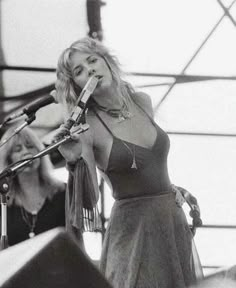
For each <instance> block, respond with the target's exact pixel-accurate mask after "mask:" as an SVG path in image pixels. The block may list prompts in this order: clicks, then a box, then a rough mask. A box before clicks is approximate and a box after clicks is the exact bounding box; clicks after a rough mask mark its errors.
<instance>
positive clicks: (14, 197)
mask: <svg viewBox="0 0 236 288" xmlns="http://www.w3.org/2000/svg"><path fill="white" fill-rule="evenodd" d="M13 130H14V129H13V128H10V129H9V130H8V131H7V132H6V133H5V134H4V136H3V139H8V138H9V136H10V135H12V133H13ZM43 149H44V146H43V144H42V143H41V142H40V140H39V139H38V137H37V136H36V134H35V133H34V132H33V131H32V130H31V129H30V128H27V127H26V128H24V129H23V130H22V131H21V132H20V133H18V134H17V135H15V136H14V137H13V138H11V139H10V141H8V142H7V143H6V144H5V145H4V146H2V147H1V150H0V164H1V170H3V169H4V168H6V167H8V166H9V165H11V164H12V163H16V162H17V161H20V160H22V159H26V158H30V157H32V156H34V155H36V154H37V153H38V152H39V151H41V150H43ZM51 172H52V164H51V162H50V159H49V157H48V155H46V156H44V157H43V158H40V159H36V160H34V161H33V162H31V164H29V165H27V166H25V167H24V168H21V169H20V170H18V171H17V174H16V175H15V176H14V177H13V178H11V179H10V183H9V184H10V189H9V192H8V196H9V199H8V201H7V204H8V207H7V236H8V242H9V245H10V246H11V245H14V244H17V243H19V242H21V241H23V240H26V239H29V238H32V237H34V236H35V235H37V234H39V233H42V232H45V231H47V230H49V229H52V228H55V227H58V226H65V183H63V182H60V181H58V180H56V179H55V178H54V177H52V174H51Z"/></svg>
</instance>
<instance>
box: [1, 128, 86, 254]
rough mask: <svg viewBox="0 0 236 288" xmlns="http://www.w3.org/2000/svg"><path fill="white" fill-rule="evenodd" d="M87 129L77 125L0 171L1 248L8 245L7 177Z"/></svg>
mask: <svg viewBox="0 0 236 288" xmlns="http://www.w3.org/2000/svg"><path fill="white" fill-rule="evenodd" d="M88 129H89V125H88V124H83V125H79V127H78V129H76V130H75V131H73V133H71V134H69V135H65V136H63V138H62V139H60V140H59V141H57V142H55V143H52V144H51V145H49V146H48V147H46V148H45V149H43V150H42V151H40V152H39V153H37V154H36V155H34V156H33V157H31V158H29V159H26V160H22V161H20V163H19V162H16V163H14V164H11V165H10V166H8V167H7V168H5V169H4V170H3V171H2V172H1V173H0V193H1V208H2V211H1V216H2V221H1V222H2V225H1V228H2V229H1V250H2V249H5V248H7V247H8V238H7V196H6V194H7V192H8V190H9V182H8V177H13V176H14V174H15V173H16V172H17V170H19V169H20V168H23V167H25V166H26V165H28V164H29V163H31V162H32V161H34V160H35V159H37V158H41V157H43V156H45V155H47V154H49V153H50V152H52V151H54V150H55V149H56V148H57V147H58V146H60V145H61V144H63V143H65V142H66V141H68V140H69V139H71V136H72V135H73V134H80V133H83V132H85V131H86V130H88Z"/></svg>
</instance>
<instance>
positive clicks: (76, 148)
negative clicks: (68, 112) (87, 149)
mask: <svg viewBox="0 0 236 288" xmlns="http://www.w3.org/2000/svg"><path fill="white" fill-rule="evenodd" d="M77 129H78V128H77ZM75 130H76V128H74V127H73V128H72V129H71V130H68V129H67V128H66V127H65V125H64V124H62V125H61V126H60V128H59V129H58V133H57V134H56V136H54V141H55V142H57V141H59V140H61V139H62V138H63V137H65V136H68V135H70V137H71V139H69V140H68V141H66V142H65V143H63V144H61V145H60V146H59V148H58V150H59V152H60V153H61V155H62V156H63V157H64V158H65V160H66V162H68V163H75V162H76V161H77V160H78V159H79V158H80V157H81V154H82V143H81V135H80V134H76V133H75Z"/></svg>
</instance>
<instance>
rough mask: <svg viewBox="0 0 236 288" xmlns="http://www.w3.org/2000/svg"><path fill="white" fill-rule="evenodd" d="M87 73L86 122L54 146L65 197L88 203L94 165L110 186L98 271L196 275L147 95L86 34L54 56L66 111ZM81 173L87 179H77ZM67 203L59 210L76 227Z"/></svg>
mask: <svg viewBox="0 0 236 288" xmlns="http://www.w3.org/2000/svg"><path fill="white" fill-rule="evenodd" d="M92 75H93V76H95V77H97V79H98V85H97V87H96V89H95V91H94V93H93V94H92V96H91V98H90V99H89V103H88V105H87V110H86V113H85V120H86V122H87V123H88V124H89V126H90V128H89V130H88V131H87V132H85V133H83V134H82V135H79V136H74V137H73V141H70V142H69V143H67V144H64V145H61V146H60V148H59V151H60V152H61V154H62V155H63V156H64V158H65V159H66V161H67V163H68V167H69V169H70V173H71V175H72V177H73V179H72V182H73V183H74V185H72V184H71V185H70V188H71V190H73V189H74V191H71V199H72V200H73V199H75V198H76V197H79V196H78V195H80V194H81V193H82V194H83V197H82V198H83V199H84V198H86V197H87V199H86V200H87V201H88V199H92V200H91V201H90V204H91V205H90V208H91V206H92V205H94V206H95V205H96V201H97V199H98V183H97V175H96V168H98V169H99V170H100V171H101V173H102V175H103V176H104V178H105V180H106V181H107V183H108V184H109V185H110V187H111V188H112V192H113V197H114V199H115V203H114V206H113V209H112V212H111V216H110V220H109V224H108V227H107V230H106V236H105V240H104V243H103V251H102V257H101V265H100V266H101V271H102V273H104V275H105V276H106V277H107V279H108V280H109V281H110V283H111V284H112V285H113V287H114V288H121V287H122V288H144V287H146V288H147V287H149V288H156V287H161V288H173V287H176V288H177V287H181V288H184V287H187V286H189V285H190V284H192V283H195V282H196V278H197V276H196V273H195V268H196V267H195V266H194V265H195V264H196V262H195V264H194V259H193V254H192V238H193V235H192V233H191V231H190V229H189V226H188V223H187V221H186V217H185V214H184V212H183V210H182V208H181V205H179V203H176V195H175V193H173V185H172V183H171V180H170V178H169V175H168V168H167V157H168V153H169V147H170V140H169V137H168V135H167V134H166V133H165V132H164V131H163V130H162V129H161V128H160V127H159V126H158V124H157V123H155V121H154V118H153V109H152V104H151V99H150V97H149V95H147V94H145V93H142V92H136V91H135V90H134V89H133V87H132V86H131V85H130V84H129V83H127V82H126V81H124V80H123V78H122V72H121V70H120V67H119V63H118V61H117V59H116V57H114V56H112V55H111V53H110V52H109V50H108V49H107V48H106V47H105V46H104V45H102V44H101V43H99V42H97V41H95V40H92V39H90V38H84V39H81V40H79V41H77V42H74V43H73V44H72V45H71V46H70V47H69V48H67V49H66V50H64V51H63V53H62V55H61V56H60V58H59V61H58V67H57V85H56V88H57V97H58V100H59V101H60V102H61V103H63V105H64V107H65V108H66V109H67V110H68V112H69V113H70V112H71V110H72V108H73V106H74V105H75V101H76V99H77V98H78V96H79V93H80V91H81V89H82V88H83V87H84V86H85V84H86V83H87V81H88V79H89V78H90V77H91V76H92ZM69 113H68V115H69ZM68 130H69V129H67V127H66V125H65V126H64V127H61V129H60V133H61V134H62V135H63V134H65V133H70V131H68ZM60 133H59V134H58V137H59V136H60ZM81 166H82V167H83V169H81ZM84 175H86V179H87V185H80V186H79V185H77V183H81V182H82V181H83V180H84V179H85V178H84V177H83V176H84ZM76 185H77V186H76ZM76 187H78V188H79V189H75V188H76ZM72 202H73V201H72ZM72 202H71V203H72ZM85 202H86V201H85ZM75 203H76V202H75V201H74V202H73V207H74V209H72V210H70V211H69V213H68V215H67V217H68V218H69V220H70V222H71V225H72V226H77V227H81V226H80V225H81V221H80V218H79V215H78V214H76V207H77V205H75ZM78 205H79V203H78ZM94 206H93V207H94ZM94 219H96V217H95V218H93V217H91V218H90V220H91V221H92V220H94ZM198 265H199V266H200V263H198Z"/></svg>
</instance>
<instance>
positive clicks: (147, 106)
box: [133, 92, 153, 116]
mask: <svg viewBox="0 0 236 288" xmlns="http://www.w3.org/2000/svg"><path fill="white" fill-rule="evenodd" d="M133 99H134V101H135V102H136V103H137V104H138V105H139V106H141V107H142V108H143V109H144V110H145V111H146V112H147V113H148V114H149V115H150V116H153V107H152V100H151V97H150V95H148V94H147V93H144V92H135V93H134V94H133Z"/></svg>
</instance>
